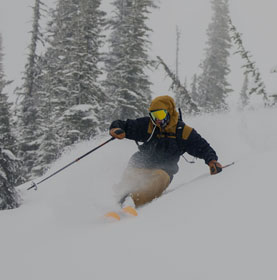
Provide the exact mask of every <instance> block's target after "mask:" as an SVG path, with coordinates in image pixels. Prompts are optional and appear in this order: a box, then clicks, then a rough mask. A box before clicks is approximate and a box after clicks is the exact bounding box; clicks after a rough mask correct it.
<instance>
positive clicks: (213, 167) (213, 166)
mask: <svg viewBox="0 0 277 280" xmlns="http://www.w3.org/2000/svg"><path fill="white" fill-rule="evenodd" d="M209 167H210V173H211V175H215V174H217V173H219V172H221V171H222V165H221V164H220V163H219V162H217V161H216V160H211V161H210V162H209Z"/></svg>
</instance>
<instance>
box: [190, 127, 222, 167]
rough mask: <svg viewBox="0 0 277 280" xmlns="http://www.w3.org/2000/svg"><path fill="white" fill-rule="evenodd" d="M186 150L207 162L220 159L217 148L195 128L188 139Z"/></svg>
mask: <svg viewBox="0 0 277 280" xmlns="http://www.w3.org/2000/svg"><path fill="white" fill-rule="evenodd" d="M186 152H187V153H189V154H190V155H192V156H194V157H197V158H201V159H204V160H205V163H206V164H209V162H211V161H212V160H215V161H217V159H218V157H217V155H216V152H215V150H214V149H213V148H212V147H211V146H210V144H209V143H208V142H207V141H206V140H205V139H204V138H203V137H201V135H200V134H198V133H197V131H196V130H195V129H192V131H191V133H190V135H189V137H188V139H187V149H186Z"/></svg>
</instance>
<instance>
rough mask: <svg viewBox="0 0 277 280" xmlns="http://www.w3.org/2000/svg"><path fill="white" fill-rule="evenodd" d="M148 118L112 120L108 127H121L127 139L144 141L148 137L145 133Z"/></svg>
mask: <svg viewBox="0 0 277 280" xmlns="http://www.w3.org/2000/svg"><path fill="white" fill-rule="evenodd" d="M149 120H150V119H149V117H144V118H138V119H135V120H130V119H128V120H126V121H122V120H116V121H113V122H112V124H111V126H110V129H112V128H117V127H118V128H121V129H123V130H124V131H125V132H126V138H127V139H131V140H135V141H139V142H144V141H146V140H147V138H148V137H149V136H148V134H147V130H148V125H149Z"/></svg>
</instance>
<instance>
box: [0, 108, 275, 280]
mask: <svg viewBox="0 0 277 280" xmlns="http://www.w3.org/2000/svg"><path fill="white" fill-rule="evenodd" d="M276 117H277V112H276V110H273V109H267V110H265V109H261V110H258V111H256V112H248V113H237V114H235V113H229V114H225V115H214V116H210V117H207V116H205V117H196V118H191V119H188V120H187V123H188V124H190V125H191V126H193V127H195V128H196V129H197V130H198V131H199V132H200V133H201V134H202V136H204V137H206V138H207V140H208V141H209V142H210V143H211V144H212V146H213V147H214V148H215V149H216V150H217V152H218V155H219V160H220V162H221V163H222V164H227V163H229V162H232V161H235V165H233V166H231V167H228V168H226V169H224V171H223V172H222V173H220V174H218V175H216V176H210V175H209V170H208V167H207V166H206V165H205V164H204V162H203V161H202V160H197V161H196V163H195V164H188V163H186V162H185V161H184V160H183V159H181V161H180V172H179V173H178V174H177V175H176V177H175V178H174V180H173V182H172V184H171V185H170V187H169V189H168V190H169V192H168V193H167V194H165V195H163V196H162V197H161V198H159V199H158V200H155V201H153V202H152V203H150V204H148V205H146V206H144V207H142V208H140V209H138V214H139V215H138V217H130V218H125V219H122V220H121V221H119V222H118V221H109V220H108V219H107V218H104V214H105V213H106V212H107V211H110V210H115V209H117V206H116V201H115V199H114V196H113V186H114V185H115V184H116V183H117V182H118V181H119V179H120V175H121V173H122V170H123V169H124V167H125V166H126V164H127V162H128V159H129V157H130V155H131V154H132V153H133V152H134V151H135V150H136V144H135V143H133V141H128V140H121V141H120V140H116V141H112V142H111V143H109V144H107V145H106V146H104V147H102V148H101V149H99V150H98V151H96V152H95V153H93V154H91V155H89V156H88V157H86V158H84V159H83V160H81V161H80V162H78V163H76V164H74V165H72V166H71V167H69V168H68V169H66V170H65V171H63V173H60V174H59V175H57V176H55V177H53V178H52V179H49V180H48V181H46V182H45V183H42V184H41V185H39V189H38V190H37V191H33V190H30V191H27V190H26V189H27V187H29V186H30V183H28V184H25V185H23V186H21V187H20V189H21V195H22V199H23V200H24V203H23V205H22V206H21V207H20V208H19V209H16V210H10V211H1V213H0V220H1V231H0V240H1V241H0V242H1V244H0V248H1V255H0V267H1V279H7V280H15V279H26V280H27V279H28V280H35V279H36V280H37V279H40V280H44V279H45V280H46V279H47V280H49V279H67V280H71V279H72V280H73V279H74V280H76V279H82V280H86V279H97V280H102V279H103V280H106V279H121V280H127V279H128V280H129V279H132V280H139V279H187V280H203V279H205V280H222V279H224V280H233V279H236V280H245V279H249V280H250V279H251V280H260V279H267V280H275V279H277V271H276V262H277V254H276V252H277V241H276V235H277V225H276V213H277V205H276V195H277V190H276V173H275V172H276V170H275V167H276V164H275V161H276V160H275V157H276V156H277V148H276V142H277V132H276V124H275V123H274V122H272V120H274V119H276ZM265 124H267V125H265ZM107 139H108V136H107V135H105V136H103V137H100V138H99V139H96V140H94V141H90V142H85V143H81V144H78V145H77V146H75V147H74V148H73V149H72V151H70V152H68V153H66V154H65V155H64V156H63V157H62V158H61V159H60V160H59V161H58V162H56V164H55V165H54V166H53V167H52V169H51V170H50V171H49V173H48V174H50V173H51V172H53V171H56V170H57V169H58V168H60V167H62V166H64V165H66V164H67V163H69V162H71V161H73V160H74V159H76V158H77V157H79V156H80V155H82V154H84V153H86V152H87V151H88V150H90V149H92V148H93V147H95V146H97V145H98V144H100V143H102V142H104V141H105V140H107ZM187 158H188V159H190V156H187ZM2 277H3V278H2Z"/></svg>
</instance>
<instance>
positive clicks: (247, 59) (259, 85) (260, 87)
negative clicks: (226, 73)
mask: <svg viewBox="0 0 277 280" xmlns="http://www.w3.org/2000/svg"><path fill="white" fill-rule="evenodd" d="M229 24H230V31H231V34H232V36H231V38H232V40H233V41H234V43H235V45H237V48H238V50H237V51H236V53H238V54H240V56H241V58H242V59H243V61H244V64H243V66H242V68H243V69H244V74H247V75H248V79H249V76H251V77H252V80H253V84H254V86H252V87H251V88H250V89H249V95H251V94H253V93H256V94H258V95H262V96H263V100H264V104H265V106H268V105H269V103H270V102H269V99H268V96H267V91H266V88H265V84H264V82H263V80H262V78H261V73H260V71H259V69H258V68H257V67H256V63H255V62H254V61H253V60H252V56H251V54H250V53H249V51H247V50H246V49H245V47H244V45H243V41H242V35H241V34H240V33H239V32H238V31H237V28H236V27H235V26H234V24H233V23H232V21H231V19H229Z"/></svg>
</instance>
